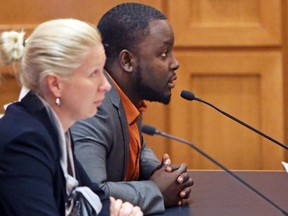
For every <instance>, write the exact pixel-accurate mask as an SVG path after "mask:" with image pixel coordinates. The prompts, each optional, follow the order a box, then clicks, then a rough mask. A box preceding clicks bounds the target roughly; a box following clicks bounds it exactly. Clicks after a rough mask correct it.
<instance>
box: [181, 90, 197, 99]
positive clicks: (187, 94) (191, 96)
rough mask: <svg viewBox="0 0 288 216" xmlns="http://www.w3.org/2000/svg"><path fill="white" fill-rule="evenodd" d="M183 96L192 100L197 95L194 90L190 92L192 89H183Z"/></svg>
mask: <svg viewBox="0 0 288 216" xmlns="http://www.w3.org/2000/svg"><path fill="white" fill-rule="evenodd" d="M181 97H182V98H184V99H186V100H190V101H192V100H195V99H196V96H195V95H194V94H193V93H192V92H190V91H188V90H183V91H182V92H181Z"/></svg>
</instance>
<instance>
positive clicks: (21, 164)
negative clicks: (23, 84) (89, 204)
mask: <svg viewBox="0 0 288 216" xmlns="http://www.w3.org/2000/svg"><path fill="white" fill-rule="evenodd" d="M58 140H59V139H58V133H57V131H56V129H55V127H54V126H53V124H52V123H51V120H50V118H49V116H48V114H47V112H46V109H45V107H44V106H43V104H42V103H41V101H40V100H39V98H38V97H37V96H36V95H35V94H33V93H32V92H30V93H28V94H27V95H26V96H25V97H24V98H23V100H22V101H21V102H16V103H13V104H12V105H10V106H9V107H8V108H7V110H6V113H5V115H4V117H2V118H1V119H0V215H13V216H18V215H19V216H20V215H23V216H24V215H30V216H34V215H35V216H36V215H37V216H39V215H41V216H42V215H47V216H54V215H65V200H66V199H67V197H66V192H65V190H66V186H65V178H64V175H63V172H62V169H61V166H60V147H59V141H58ZM74 158H75V157H74ZM75 169H76V176H77V177H76V178H77V180H78V181H79V183H80V185H86V186H92V184H91V182H90V179H89V178H88V177H87V175H86V173H85V172H84V170H83V169H82V167H81V165H80V164H79V163H78V161H76V160H75ZM92 189H93V190H94V192H97V193H98V194H100V195H101V191H100V189H99V187H97V185H95V184H93V186H92ZM102 198H104V197H102ZM104 199H105V198H104ZM107 205H109V201H108V200H105V202H104V211H108V210H109V207H108V206H107ZM102 211H103V210H102ZM103 213H106V214H108V213H107V212H103Z"/></svg>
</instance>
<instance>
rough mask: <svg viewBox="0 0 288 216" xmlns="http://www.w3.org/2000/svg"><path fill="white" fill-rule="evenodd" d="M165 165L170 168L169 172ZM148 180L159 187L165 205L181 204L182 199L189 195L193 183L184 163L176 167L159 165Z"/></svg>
mask: <svg viewBox="0 0 288 216" xmlns="http://www.w3.org/2000/svg"><path fill="white" fill-rule="evenodd" d="M167 166H169V167H170V168H171V170H172V171H171V172H170V171H167V170H166V169H167ZM169 170H170V169H169ZM150 180H152V181H153V182H154V183H155V184H156V185H157V186H158V187H159V189H160V191H161V193H162V195H163V197H164V203H165V206H167V207H169V206H175V205H179V204H181V202H182V199H186V198H188V197H189V194H190V192H191V189H190V187H191V186H192V185H193V180H192V179H191V178H190V177H189V175H188V173H187V165H186V164H181V165H180V167H178V168H175V167H173V166H171V165H166V166H161V167H160V168H159V169H158V170H156V171H155V172H154V173H153V175H152V176H151V177H150ZM178 181H179V182H178Z"/></svg>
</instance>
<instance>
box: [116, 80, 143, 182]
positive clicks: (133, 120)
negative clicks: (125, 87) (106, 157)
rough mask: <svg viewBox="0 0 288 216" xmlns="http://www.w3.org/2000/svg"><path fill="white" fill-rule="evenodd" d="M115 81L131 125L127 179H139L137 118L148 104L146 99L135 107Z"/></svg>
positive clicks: (139, 146)
mask: <svg viewBox="0 0 288 216" xmlns="http://www.w3.org/2000/svg"><path fill="white" fill-rule="evenodd" d="M111 78H112V77H111ZM112 80H113V79H112ZM113 83H114V85H115V87H116V89H117V91H118V93H119V95H120V98H121V101H122V104H123V106H124V110H125V113H126V118H127V122H128V127H129V128H128V131H129V138H130V140H129V146H130V156H129V162H128V169H127V172H126V175H125V181H135V180H138V178H139V172H140V166H139V158H140V150H141V140H140V134H139V130H138V127H137V120H138V118H139V116H140V113H141V112H143V111H145V110H146V104H145V102H144V101H142V102H141V103H140V104H139V107H138V108H137V107H135V106H134V104H133V103H132V102H131V101H130V99H129V98H128V97H127V96H126V95H125V93H124V92H123V91H122V90H121V89H120V87H119V86H118V85H117V84H116V83H115V82H114V80H113Z"/></svg>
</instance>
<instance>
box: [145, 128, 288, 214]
mask: <svg viewBox="0 0 288 216" xmlns="http://www.w3.org/2000/svg"><path fill="white" fill-rule="evenodd" d="M143 127H144V128H145V129H147V128H148V131H147V130H144V131H143ZM143 127H142V132H144V133H146V134H148V135H155V134H156V135H160V136H163V137H166V138H170V139H172V140H175V141H178V142H181V143H184V144H186V145H188V146H190V147H192V148H193V149H194V150H196V151H197V152H198V153H200V154H201V155H203V156H204V157H206V158H207V159H208V160H210V161H211V162H213V163H214V164H215V165H217V166H218V167H220V168H221V169H222V170H224V171H225V172H226V173H228V174H229V175H230V176H232V177H233V178H235V179H236V180H237V181H239V182H240V183H242V184H243V185H244V186H246V187H247V188H249V189H250V190H252V191H253V192H254V193H256V194H257V195H258V196H260V197H261V198H262V199H264V200H265V201H266V202H268V203H269V204H270V205H272V206H273V207H274V208H276V209H277V210H279V211H281V212H282V213H283V214H284V215H288V212H286V211H285V210H284V209H282V208H281V207H280V206H278V205H277V204H275V203H274V202H272V201H271V200H270V199H268V198H267V197H266V196H265V195H263V194H262V193H260V192H259V191H258V190H256V189H255V188H253V187H252V186H251V185H249V184H248V183H247V182H245V181H244V180H242V179H241V178H240V177H238V176H237V175H235V174H234V173H233V172H231V171H230V170H229V169H227V168H226V167H224V166H223V165H222V164H220V163H219V162H218V161H216V160H215V159H213V158H212V157H210V156H209V155H208V154H206V153H205V152H203V151H202V150H201V149H199V148H198V147H197V146H195V145H194V144H193V143H190V142H188V141H186V140H183V139H180V138H178V137H175V136H172V135H170V134H167V133H164V132H161V131H158V130H156V128H153V127H150V126H147V125H145V126H143ZM149 129H150V131H149ZM147 132H148V133H147Z"/></svg>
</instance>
